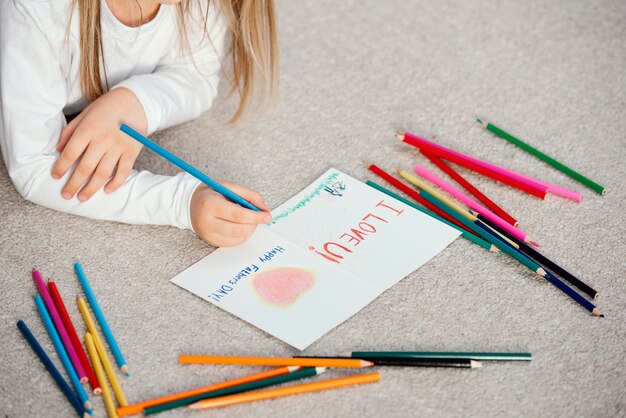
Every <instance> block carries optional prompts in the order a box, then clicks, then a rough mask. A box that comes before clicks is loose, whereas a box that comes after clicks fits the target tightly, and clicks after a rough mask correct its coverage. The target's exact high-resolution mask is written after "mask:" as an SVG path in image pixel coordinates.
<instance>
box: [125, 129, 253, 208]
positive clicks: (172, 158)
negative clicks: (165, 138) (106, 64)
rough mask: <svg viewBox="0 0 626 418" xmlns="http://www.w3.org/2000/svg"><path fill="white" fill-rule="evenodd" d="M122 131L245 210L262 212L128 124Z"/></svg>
mask: <svg viewBox="0 0 626 418" xmlns="http://www.w3.org/2000/svg"><path fill="white" fill-rule="evenodd" d="M120 131H122V132H124V133H125V134H126V135H128V136H130V137H131V138H133V139H134V140H136V141H137V142H139V143H141V144H142V145H143V146H145V147H146V148H148V149H150V150H152V151H154V152H155V153H157V154H158V155H160V156H161V157H163V158H165V159H166V160H167V161H169V162H170V163H172V164H174V165H175V166H177V167H178V168H180V169H181V170H184V171H186V172H187V173H189V174H191V175H192V176H194V177H195V178H197V179H198V180H200V181H201V182H203V183H204V184H206V185H207V186H209V187H210V188H211V189H213V190H215V191H216V192H218V193H219V194H221V195H222V196H224V197H225V198H227V199H229V200H232V201H233V202H235V203H237V204H239V205H241V206H243V207H245V208H248V209H252V210H256V211H261V209H259V208H257V207H256V206H254V205H253V204H252V203H250V202H248V201H247V200H245V199H243V198H242V197H241V196H239V195H238V194H236V193H235V192H233V191H231V190H229V189H227V188H226V187H224V186H222V185H221V184H219V183H218V182H216V181H215V180H213V179H211V178H210V177H209V176H207V175H206V174H204V173H203V172H201V171H200V170H198V169H197V168H195V167H193V166H191V165H190V164H189V163H187V162H185V161H183V160H182V159H180V158H178V157H177V156H175V155H174V154H172V153H171V152H169V151H168V150H166V149H165V148H163V147H162V146H160V145H158V144H156V143H154V142H152V141H151V140H150V139H148V138H146V137H145V136H143V135H142V134H140V133H139V132H137V131H135V130H134V129H133V128H131V127H130V126H128V125H126V124H122V126H120Z"/></svg>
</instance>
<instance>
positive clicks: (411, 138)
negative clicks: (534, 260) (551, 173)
mask: <svg viewBox="0 0 626 418" xmlns="http://www.w3.org/2000/svg"><path fill="white" fill-rule="evenodd" d="M396 135H397V136H398V138H400V139H401V140H402V142H405V143H407V144H409V145H413V146H414V147H416V148H419V149H420V150H425V151H426V152H429V153H431V154H433V155H436V156H437V157H440V158H443V159H445V160H448V161H450V162H453V163H455V164H458V165H460V166H463V167H465V168H469V169H470V170H473V171H475V172H477V173H480V174H482V175H484V176H487V177H490V178H492V179H494V180H497V181H499V182H500V183H504V184H506V185H508V186H511V187H514V188H516V189H518V190H521V191H523V192H526V193H528V194H531V195H533V196H536V197H538V198H540V199H545V198H546V195H547V194H548V188H547V187H544V186H535V185H531V184H527V183H522V182H521V181H519V180H516V179H514V178H511V177H507V176H505V175H503V174H500V173H496V172H494V171H492V170H490V169H488V168H486V167H483V166H481V165H480V164H476V163H474V162H472V161H469V160H466V159H463V158H461V157H459V156H457V155H455V154H452V153H451V152H448V151H447V150H446V148H444V147H434V146H432V145H431V144H429V143H428V142H426V140H418V139H417V138H419V137H417V136H416V135H413V134H409V133H400V132H398V133H397V134H396ZM420 139H423V138H420Z"/></svg>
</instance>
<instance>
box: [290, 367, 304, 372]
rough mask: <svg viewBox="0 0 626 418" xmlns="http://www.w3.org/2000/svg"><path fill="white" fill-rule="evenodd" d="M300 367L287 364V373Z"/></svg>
mask: <svg viewBox="0 0 626 418" xmlns="http://www.w3.org/2000/svg"><path fill="white" fill-rule="evenodd" d="M301 368H302V367H300V366H287V369H288V370H289V373H291V372H295V371H296V370H300V369H301Z"/></svg>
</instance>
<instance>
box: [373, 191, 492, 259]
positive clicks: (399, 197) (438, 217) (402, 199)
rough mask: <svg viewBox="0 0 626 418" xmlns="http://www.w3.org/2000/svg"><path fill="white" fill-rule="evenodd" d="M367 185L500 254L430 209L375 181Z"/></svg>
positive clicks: (489, 245) (485, 242)
mask: <svg viewBox="0 0 626 418" xmlns="http://www.w3.org/2000/svg"><path fill="white" fill-rule="evenodd" d="M366 184H367V185H368V186H370V187H373V188H374V189H376V190H378V191H380V192H383V193H385V194H386V195H388V196H391V197H393V198H394V199H397V200H399V201H400V202H402V203H404V204H406V205H409V206H411V207H412V208H414V209H417V210H419V211H420V212H422V213H424V214H426V215H428V216H430V217H432V218H435V219H437V220H438V221H440V222H443V223H444V224H446V225H448V226H449V227H452V228H454V229H456V230H457V231H459V232H460V233H461V236H462V237H463V238H465V239H467V240H469V241H472V242H473V243H474V244H476V245H480V246H481V247H483V248H484V249H486V250H489V251H491V252H494V253H500V250H499V249H498V248H497V247H496V246H495V245H493V244H490V243H488V242H487V241H485V240H484V239H480V238H478V237H477V236H476V235H474V234H470V233H469V232H467V231H466V230H464V229H461V228H459V227H458V226H456V225H455V224H453V223H452V222H448V221H447V220H446V219H444V218H442V217H441V216H439V215H437V214H435V213H433V212H431V211H429V210H428V209H424V208H421V207H419V206H417V205H416V204H415V203H413V202H411V201H409V200H407V199H405V198H403V197H402V196H400V195H398V194H396V193H394V192H392V191H391V190H388V189H386V188H384V187H383V186H381V185H379V184H376V183H374V182H373V181H371V180H368V181H367V182H366Z"/></svg>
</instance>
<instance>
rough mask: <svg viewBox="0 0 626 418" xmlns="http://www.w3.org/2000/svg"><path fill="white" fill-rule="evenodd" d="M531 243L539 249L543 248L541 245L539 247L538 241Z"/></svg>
mask: <svg viewBox="0 0 626 418" xmlns="http://www.w3.org/2000/svg"><path fill="white" fill-rule="evenodd" d="M530 243H531V244H532V245H534V246H535V247H537V248H539V247H541V245H539V243H538V242H537V241H533V240H530Z"/></svg>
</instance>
